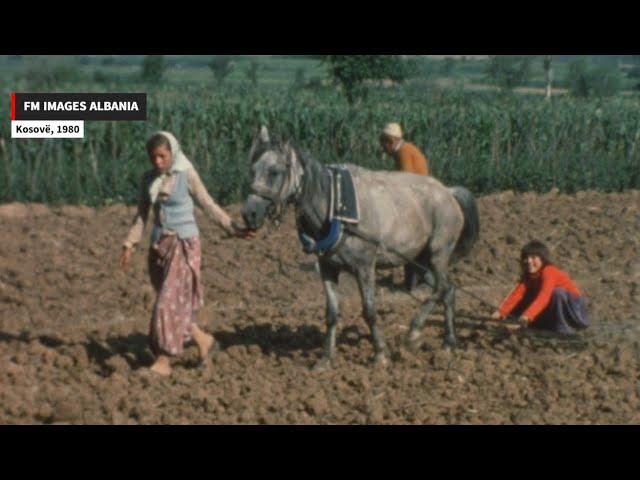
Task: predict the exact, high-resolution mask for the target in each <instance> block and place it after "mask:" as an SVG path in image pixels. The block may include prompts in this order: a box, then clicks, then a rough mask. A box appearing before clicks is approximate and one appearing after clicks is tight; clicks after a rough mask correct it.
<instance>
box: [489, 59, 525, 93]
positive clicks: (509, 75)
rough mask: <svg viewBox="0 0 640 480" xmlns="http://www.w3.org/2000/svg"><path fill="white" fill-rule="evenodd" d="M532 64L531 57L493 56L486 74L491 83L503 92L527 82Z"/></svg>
mask: <svg viewBox="0 0 640 480" xmlns="http://www.w3.org/2000/svg"><path fill="white" fill-rule="evenodd" d="M531 62H532V58H531V57H529V56H514V55H491V56H489V62H488V63H487V66H486V69H485V74H486V76H487V79H488V80H489V81H490V82H492V83H494V84H496V85H498V86H499V87H500V88H502V89H503V90H512V89H514V88H515V87H518V86H520V85H523V84H524V83H525V82H526V81H527V79H528V78H529V75H530V70H531Z"/></svg>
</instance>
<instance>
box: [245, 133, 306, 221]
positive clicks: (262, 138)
mask: <svg viewBox="0 0 640 480" xmlns="http://www.w3.org/2000/svg"><path fill="white" fill-rule="evenodd" d="M249 157H250V160H251V169H252V171H253V182H252V183H251V190H252V191H253V193H252V194H250V195H249V196H248V197H247V200H246V202H245V204H244V206H243V207H242V218H243V219H244V221H245V223H246V225H247V226H248V227H249V228H251V229H258V228H260V227H262V225H263V224H264V220H265V218H271V217H273V216H276V215H278V213H279V212H281V211H282V209H283V207H284V206H285V205H286V204H287V203H289V202H291V201H293V200H294V199H295V198H296V196H297V195H298V194H299V192H300V188H301V181H302V175H303V169H302V165H301V163H300V160H299V158H298V156H297V154H296V152H295V150H294V149H293V148H292V147H291V146H290V145H289V144H288V143H284V144H283V143H281V142H279V141H275V140H271V138H270V137H269V131H268V130H267V127H265V126H263V127H262V128H261V129H260V133H259V134H258V136H257V137H256V138H255V140H254V141H253V145H252V147H251V153H250V155H249Z"/></svg>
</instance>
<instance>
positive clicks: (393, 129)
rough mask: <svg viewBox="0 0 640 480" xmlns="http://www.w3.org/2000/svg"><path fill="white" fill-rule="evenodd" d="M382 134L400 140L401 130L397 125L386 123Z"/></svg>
mask: <svg viewBox="0 0 640 480" xmlns="http://www.w3.org/2000/svg"><path fill="white" fill-rule="evenodd" d="M382 133H384V134H385V135H387V136H389V137H395V138H402V128H400V124H398V123H387V124H386V125H385V127H384V130H382Z"/></svg>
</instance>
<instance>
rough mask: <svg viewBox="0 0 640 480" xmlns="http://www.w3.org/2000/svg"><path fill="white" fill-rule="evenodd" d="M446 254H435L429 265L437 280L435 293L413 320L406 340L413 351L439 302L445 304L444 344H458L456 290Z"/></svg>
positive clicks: (444, 252) (443, 252) (441, 252)
mask: <svg viewBox="0 0 640 480" xmlns="http://www.w3.org/2000/svg"><path fill="white" fill-rule="evenodd" d="M446 253H447V252H446V251H444V250H443V251H440V252H438V254H434V255H433V256H432V261H431V262H430V264H429V270H430V271H431V272H433V276H434V279H435V285H434V287H435V288H434V293H433V295H432V296H431V297H430V298H429V300H427V301H426V302H425V303H424V304H423V305H422V307H420V311H419V312H418V313H417V314H416V315H415V316H414V317H413V319H412V320H411V328H410V330H409V333H408V334H407V338H406V345H407V347H409V348H411V349H413V348H415V347H416V346H417V340H418V338H419V337H420V332H421V330H422V328H423V327H424V323H425V322H426V320H427V317H428V316H429V314H430V313H431V311H432V310H433V308H434V307H435V306H436V304H437V303H438V302H443V303H444V305H445V339H444V343H445V345H448V346H455V344H456V335H455V325H454V315H453V310H454V307H455V302H454V300H455V288H454V287H453V285H452V284H451V282H450V281H449V277H448V274H447V264H448V260H449V256H448V255H447V254H446Z"/></svg>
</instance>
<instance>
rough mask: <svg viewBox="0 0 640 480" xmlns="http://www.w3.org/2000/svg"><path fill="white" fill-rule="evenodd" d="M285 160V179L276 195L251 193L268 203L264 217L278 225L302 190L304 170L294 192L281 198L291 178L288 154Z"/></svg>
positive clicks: (291, 170) (291, 167)
mask: <svg viewBox="0 0 640 480" xmlns="http://www.w3.org/2000/svg"><path fill="white" fill-rule="evenodd" d="M291 152H293V154H295V151H294V150H293V149H292V150H291ZM286 160H287V163H286V167H287V174H286V177H285V179H283V181H282V185H281V186H280V190H279V191H278V193H277V194H276V195H271V194H270V193H269V192H257V191H255V190H254V192H253V193H254V195H257V196H258V197H260V198H262V199H264V200H266V201H268V202H269V207H267V214H266V216H267V218H268V219H269V220H271V221H272V222H275V223H276V224H279V223H280V221H281V220H282V217H283V216H284V214H285V212H286V208H287V206H288V205H289V204H291V203H295V202H296V199H297V197H298V195H299V193H300V191H301V190H302V177H304V170H303V172H302V175H301V178H300V181H299V182H298V185H297V186H296V188H295V191H294V192H293V193H292V194H291V195H289V196H288V197H287V198H286V199H285V198H283V197H284V192H285V187H286V189H287V190H288V189H289V188H290V186H291V181H292V178H293V162H292V160H291V158H290V156H289V154H287V157H286Z"/></svg>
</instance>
